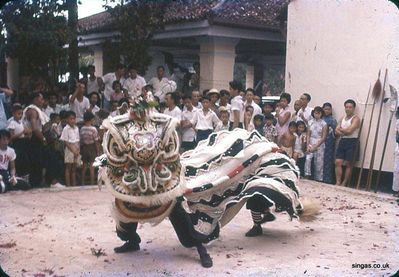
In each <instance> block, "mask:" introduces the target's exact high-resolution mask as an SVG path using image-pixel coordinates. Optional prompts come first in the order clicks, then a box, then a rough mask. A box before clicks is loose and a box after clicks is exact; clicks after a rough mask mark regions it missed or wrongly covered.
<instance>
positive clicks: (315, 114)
mask: <svg viewBox="0 0 399 277" xmlns="http://www.w3.org/2000/svg"><path fill="white" fill-rule="evenodd" d="M323 115H324V111H323V109H322V108H321V107H319V106H317V107H315V108H314V109H313V111H312V120H310V121H309V122H308V134H307V139H306V141H307V143H308V146H307V151H306V154H307V155H306V162H305V177H308V178H310V176H311V175H312V173H313V177H314V180H316V181H320V182H322V181H323V173H324V172H323V171H324V149H325V144H324V141H325V140H326V137H327V132H328V128H327V123H326V122H325V121H324V120H323V119H322V117H323ZM312 159H314V166H313V170H312Z"/></svg>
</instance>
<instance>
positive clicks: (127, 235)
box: [116, 203, 219, 248]
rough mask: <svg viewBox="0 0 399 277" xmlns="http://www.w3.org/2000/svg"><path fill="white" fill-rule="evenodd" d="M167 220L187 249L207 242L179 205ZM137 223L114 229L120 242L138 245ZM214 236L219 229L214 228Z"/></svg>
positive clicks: (122, 224) (125, 224)
mask: <svg viewBox="0 0 399 277" xmlns="http://www.w3.org/2000/svg"><path fill="white" fill-rule="evenodd" d="M169 220H170V222H171V223H172V225H173V228H174V229H175V232H176V234H177V237H178V239H179V241H180V243H181V244H182V245H183V246H184V247H187V248H190V247H194V246H198V245H200V244H201V243H205V242H209V240H210V239H209V237H207V236H205V235H202V234H199V233H198V232H196V231H195V230H194V226H193V223H192V221H191V218H190V216H189V215H188V214H187V213H186V211H185V210H184V209H183V208H182V206H181V204H180V203H176V205H175V207H174V208H173V210H172V212H171V213H170V215H169ZM136 230H137V223H135V222H133V223H123V222H120V227H117V228H116V234H117V235H118V237H119V238H120V239H121V240H124V241H131V242H135V243H140V242H141V239H140V236H139V235H138V234H137V231H136ZM215 235H216V236H218V235H219V228H216V231H215Z"/></svg>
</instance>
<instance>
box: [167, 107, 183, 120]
mask: <svg viewBox="0 0 399 277" xmlns="http://www.w3.org/2000/svg"><path fill="white" fill-rule="evenodd" d="M163 113H164V114H167V115H169V116H171V117H174V118H176V119H177V120H179V122H180V119H181V110H180V108H179V107H178V106H175V107H174V108H173V110H169V108H165V110H164V111H163Z"/></svg>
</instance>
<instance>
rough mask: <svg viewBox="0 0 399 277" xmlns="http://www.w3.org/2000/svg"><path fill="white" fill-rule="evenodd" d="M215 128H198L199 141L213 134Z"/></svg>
mask: <svg viewBox="0 0 399 277" xmlns="http://www.w3.org/2000/svg"><path fill="white" fill-rule="evenodd" d="M212 132H213V130H211V129H209V130H197V142H200V141H201V140H205V139H207V138H208V137H209V135H210V134H212Z"/></svg>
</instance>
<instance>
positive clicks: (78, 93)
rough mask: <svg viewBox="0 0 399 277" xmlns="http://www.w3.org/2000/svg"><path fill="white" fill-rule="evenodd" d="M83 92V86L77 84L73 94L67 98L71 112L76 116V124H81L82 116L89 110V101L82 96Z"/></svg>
mask: <svg viewBox="0 0 399 277" xmlns="http://www.w3.org/2000/svg"><path fill="white" fill-rule="evenodd" d="M84 92H85V85H84V84H82V83H77V85H76V89H75V92H74V93H73V94H72V95H71V96H70V97H69V105H70V107H71V111H73V112H75V114H76V122H77V123H78V124H79V123H82V122H83V114H84V113H85V112H86V110H87V109H89V108H90V102H89V99H88V98H87V97H86V96H83V93H84Z"/></svg>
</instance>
